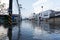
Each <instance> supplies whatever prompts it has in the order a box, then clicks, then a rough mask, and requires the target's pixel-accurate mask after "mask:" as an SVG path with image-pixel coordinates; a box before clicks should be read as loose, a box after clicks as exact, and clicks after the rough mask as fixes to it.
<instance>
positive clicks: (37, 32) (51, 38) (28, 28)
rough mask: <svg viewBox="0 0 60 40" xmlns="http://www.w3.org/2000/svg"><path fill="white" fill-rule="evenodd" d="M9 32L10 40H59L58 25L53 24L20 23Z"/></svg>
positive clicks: (59, 28)
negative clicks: (10, 33)
mask: <svg viewBox="0 0 60 40" xmlns="http://www.w3.org/2000/svg"><path fill="white" fill-rule="evenodd" d="M5 29H6V28H5ZM0 32H1V31H0ZM11 32H12V36H10V38H11V37H12V39H11V40H60V25H57V24H54V23H52V24H49V23H44V22H41V23H39V22H36V21H35V22H32V21H22V22H21V23H20V24H19V25H16V26H14V27H13V28H12V31H11Z"/></svg>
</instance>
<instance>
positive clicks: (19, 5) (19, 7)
mask: <svg viewBox="0 0 60 40" xmlns="http://www.w3.org/2000/svg"><path fill="white" fill-rule="evenodd" d="M16 2H17V6H18V11H19V22H20V21H21V19H22V17H21V8H22V7H21V4H19V2H18V0H16Z"/></svg>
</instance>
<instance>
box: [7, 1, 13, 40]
mask: <svg viewBox="0 0 60 40" xmlns="http://www.w3.org/2000/svg"><path fill="white" fill-rule="evenodd" d="M12 3H13V0H9V10H8V12H9V16H10V17H12ZM11 20H12V18H11ZM8 38H9V40H12V21H11V24H10V25H9V28H8Z"/></svg>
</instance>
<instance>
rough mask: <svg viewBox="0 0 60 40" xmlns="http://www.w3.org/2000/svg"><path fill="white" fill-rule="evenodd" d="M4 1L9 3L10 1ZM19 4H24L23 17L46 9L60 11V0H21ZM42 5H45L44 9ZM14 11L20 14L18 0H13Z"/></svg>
mask: <svg viewBox="0 0 60 40" xmlns="http://www.w3.org/2000/svg"><path fill="white" fill-rule="evenodd" d="M4 1H5V2H6V3H8V1H6V0H4ZM4 1H2V2H4ZM19 4H22V9H21V15H22V16H23V18H25V17H29V16H31V15H32V14H33V13H36V14H38V13H40V12H42V11H46V10H56V11H60V0H19ZM41 6H43V10H42V8H41ZM13 13H14V14H18V9H17V4H16V0H13Z"/></svg>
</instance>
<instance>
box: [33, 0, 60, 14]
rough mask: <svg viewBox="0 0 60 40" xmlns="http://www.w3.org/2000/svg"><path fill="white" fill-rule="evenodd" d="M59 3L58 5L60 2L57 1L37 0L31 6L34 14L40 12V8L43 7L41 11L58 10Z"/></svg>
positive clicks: (59, 0)
mask: <svg viewBox="0 0 60 40" xmlns="http://www.w3.org/2000/svg"><path fill="white" fill-rule="evenodd" d="M59 3H60V0H58V1H57V0H37V1H36V2H34V3H33V4H32V7H33V11H34V12H35V13H39V12H42V8H41V6H43V11H46V10H50V9H52V10H60V9H59V7H60V4H59Z"/></svg>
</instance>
